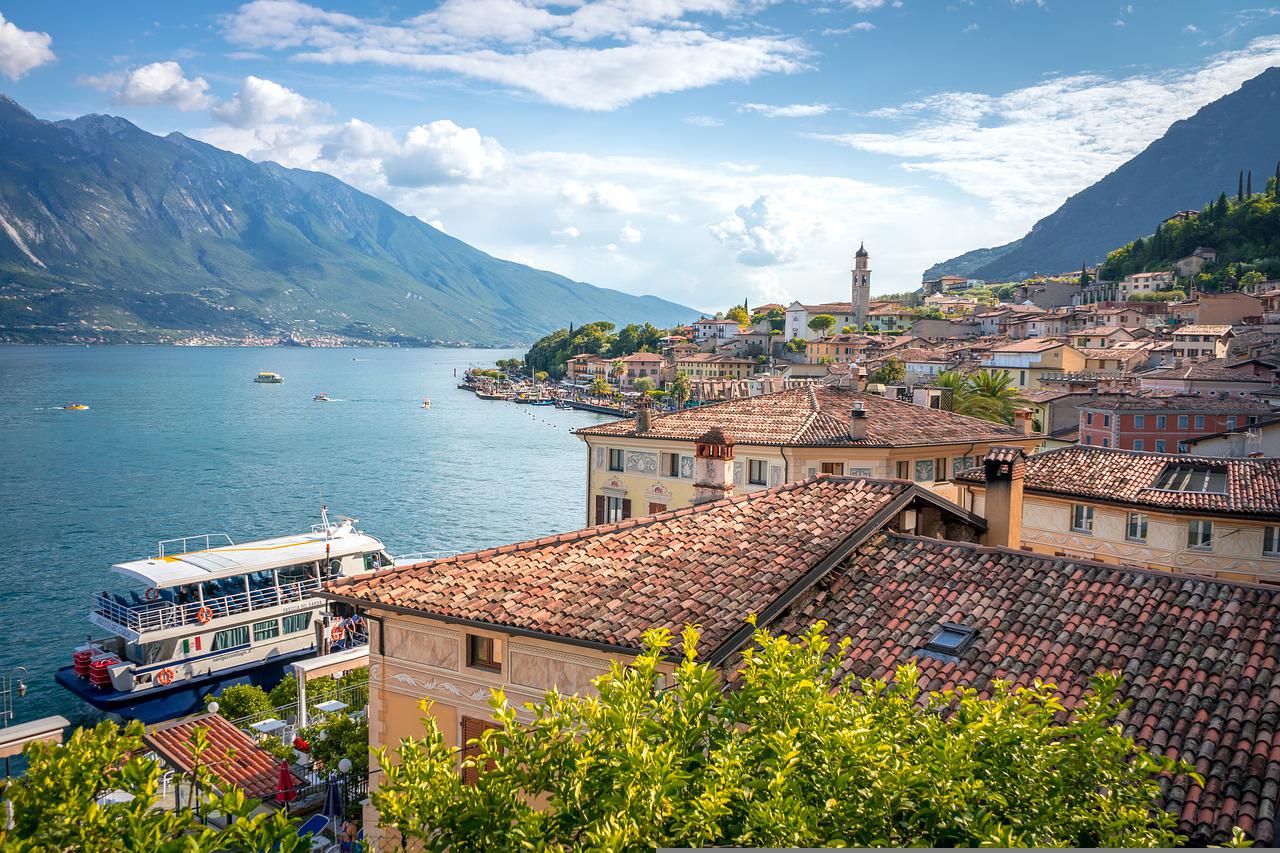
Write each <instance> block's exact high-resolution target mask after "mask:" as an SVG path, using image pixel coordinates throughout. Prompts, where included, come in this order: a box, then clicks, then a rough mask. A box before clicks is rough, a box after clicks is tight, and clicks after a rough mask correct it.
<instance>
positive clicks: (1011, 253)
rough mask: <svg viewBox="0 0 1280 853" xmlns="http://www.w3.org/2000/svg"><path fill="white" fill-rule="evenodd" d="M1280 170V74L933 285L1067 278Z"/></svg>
mask: <svg viewBox="0 0 1280 853" xmlns="http://www.w3.org/2000/svg"><path fill="white" fill-rule="evenodd" d="M1277 160H1280V68H1268V69H1267V70H1266V71H1264V72H1263V73H1261V74H1259V75H1258V76H1257V77H1254V78H1253V79H1252V80H1248V81H1246V82H1245V83H1244V84H1243V85H1242V86H1241V87H1240V88H1239V89H1237V90H1236V91H1234V92H1232V93H1230V94H1228V95H1225V96H1224V97H1222V98H1219V99H1218V100H1216V101H1214V102H1212V103H1210V104H1207V105H1206V106H1204V107H1202V108H1201V109H1200V110H1199V111H1197V112H1196V114H1195V115H1193V116H1191V117H1190V118H1187V119H1183V120H1181V121H1177V122H1174V123H1173V124H1172V125H1171V126H1170V127H1169V129H1168V130H1167V131H1166V132H1165V133H1164V135H1163V136H1161V137H1160V138H1159V139H1157V140H1156V141H1155V142H1152V143H1151V144H1150V145H1149V146H1147V147H1146V149H1144V150H1143V151H1142V152H1141V153H1139V154H1138V155H1137V156H1135V157H1133V159H1131V160H1129V161H1128V162H1126V163H1125V164H1124V165H1122V166H1120V167H1119V168H1118V169H1116V170H1115V171H1114V172H1112V173H1111V174H1109V175H1107V176H1106V177H1104V178H1103V179H1102V180H1100V181H1098V182H1097V183H1095V184H1093V185H1092V186H1090V187H1088V188H1087V189H1084V190H1082V191H1080V192H1078V193H1076V194H1075V195H1073V196H1071V198H1069V199H1067V200H1066V201H1065V202H1063V204H1062V206H1061V207H1059V208H1058V209H1057V210H1055V211H1054V212H1053V213H1051V214H1049V215H1048V216H1046V217H1045V218H1044V219H1041V220H1040V221H1039V222H1037V223H1036V224H1035V225H1034V226H1032V228H1031V231H1030V232H1028V233H1027V234H1026V236H1024V237H1022V238H1020V239H1018V240H1014V241H1013V242H1012V243H1006V244H1005V245H1003V246H996V247H993V248H987V249H975V250H973V251H971V252H966V253H965V254H963V255H960V256H958V257H955V258H951V259H950V260H946V261H943V262H941V263H939V264H935V265H934V266H932V267H930V268H929V269H928V270H926V271H925V274H924V277H925V278H936V277H937V276H940V275H964V276H968V277H970V278H978V279H984V280H986V281H1011V280H1017V279H1021V278H1025V277H1026V276H1028V275H1030V274H1032V273H1035V272H1041V273H1048V274H1054V273H1061V272H1068V271H1072V270H1078V269H1079V268H1080V263H1081V261H1085V262H1087V263H1089V264H1093V263H1097V262H1099V261H1102V260H1104V259H1105V258H1106V256H1107V253H1108V252H1109V251H1111V250H1112V249H1115V248H1118V247H1119V246H1122V245H1124V244H1125V243H1127V242H1129V241H1130V240H1132V239H1134V238H1136V237H1140V236H1143V235H1146V234H1150V233H1152V232H1153V231H1154V230H1155V227H1156V225H1158V224H1159V223H1160V222H1161V221H1162V220H1164V219H1165V218H1166V217H1167V216H1169V215H1171V214H1173V213H1175V212H1177V211H1179V210H1186V209H1195V210H1199V209H1200V208H1202V207H1203V206H1204V205H1205V203H1206V202H1209V201H1213V200H1214V199H1216V198H1217V197H1218V194H1219V193H1222V192H1226V193H1227V194H1228V195H1234V194H1235V192H1236V189H1237V183H1238V178H1239V174H1240V171H1241V170H1245V171H1246V172H1247V171H1248V170H1252V171H1253V181H1254V184H1253V186H1254V189H1255V190H1260V189H1262V188H1263V187H1264V186H1265V185H1266V182H1267V178H1269V177H1270V176H1271V175H1272V174H1273V173H1274V171H1275V168H1276V161H1277Z"/></svg>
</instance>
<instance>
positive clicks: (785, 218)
mask: <svg viewBox="0 0 1280 853" xmlns="http://www.w3.org/2000/svg"><path fill="white" fill-rule="evenodd" d="M708 230H709V231H710V232H711V234H712V236H714V237H715V238H716V239H717V240H719V241H720V242H721V243H723V244H724V245H726V246H728V247H730V248H731V249H733V250H734V251H736V252H737V256H736V258H735V260H737V262H738V263H740V264H745V265H746V266H749V267H769V266H774V265H777V264H785V263H787V262H788V261H793V260H795V259H796V257H797V256H798V255H799V254H800V247H801V244H802V242H803V239H804V236H805V234H806V232H808V231H809V230H810V228H809V226H807V225H806V224H804V223H803V222H802V220H801V219H800V217H798V216H797V215H796V214H795V213H794V212H793V211H791V210H789V209H787V208H786V207H785V206H784V205H783V204H782V203H781V202H779V201H778V200H777V199H776V198H773V197H772V196H763V195H762V196H759V197H758V198H756V200H755V201H753V202H752V203H751V204H749V205H748V204H744V205H741V206H739V207H738V208H737V209H736V210H734V212H733V215H732V216H730V217H728V218H727V219H724V220H722V221H721V222H718V223H716V224H715V225H711V226H709V228H708Z"/></svg>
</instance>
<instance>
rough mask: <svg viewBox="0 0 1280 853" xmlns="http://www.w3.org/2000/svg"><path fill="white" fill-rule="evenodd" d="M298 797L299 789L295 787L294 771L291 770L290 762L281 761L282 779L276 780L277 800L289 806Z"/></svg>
mask: <svg viewBox="0 0 1280 853" xmlns="http://www.w3.org/2000/svg"><path fill="white" fill-rule="evenodd" d="M296 799H298V791H297V790H296V789H295V788H294V787H293V773H291V772H290V771H289V762H287V761H283V760H282V761H281V762H280V779H279V781H277V782H276V802H277V803H280V804H281V805H283V806H286V807H287V806H288V804H289V803H292V802H293V801H294V800H296Z"/></svg>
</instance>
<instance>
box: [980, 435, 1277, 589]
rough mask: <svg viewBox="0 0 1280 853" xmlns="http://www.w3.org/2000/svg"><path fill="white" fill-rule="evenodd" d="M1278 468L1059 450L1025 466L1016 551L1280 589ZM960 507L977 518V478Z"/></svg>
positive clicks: (1270, 463)
mask: <svg viewBox="0 0 1280 853" xmlns="http://www.w3.org/2000/svg"><path fill="white" fill-rule="evenodd" d="M1277 481H1280V459H1274V458H1272V459H1220V458H1208V457H1197V456H1185V455H1176V454H1165V453H1136V452H1132V451H1125V450H1115V449H1105V448H1100V447H1084V446H1076V447H1067V448H1061V449H1059V450H1052V451H1049V452H1047V453H1041V454H1038V455H1036V456H1032V457H1031V458H1029V459H1028V460H1027V463H1026V475H1025V479H1024V481H1023V486H1022V545H1023V547H1025V548H1027V549H1029V550H1031V551H1034V552H1036V553H1038V554H1049V555H1055V556H1065V557H1069V558H1088V559H1092V560H1098V561H1100V562H1104V563H1111V564H1116V565H1126V566H1137V567H1139V568H1146V569H1155V570H1159V571H1165V572H1181V573H1189V574H1196V575H1204V576H1206V577H1216V578H1223V579H1227V580H1237V581H1258V582H1262V583H1271V584H1277V585H1280V493H1277V490H1276V489H1275V488H1274V487H1273V486H1272V484H1274V483H1276V482H1277ZM957 482H958V483H959V484H960V485H961V487H962V494H961V495H960V499H959V503H960V504H961V505H962V506H964V507H966V508H967V509H970V510H972V511H973V512H974V513H975V514H977V515H983V514H984V513H985V512H986V510H987V507H986V487H985V484H984V482H983V479H982V475H981V472H979V471H972V472H969V473H967V474H964V475H961V476H960V477H959V478H957Z"/></svg>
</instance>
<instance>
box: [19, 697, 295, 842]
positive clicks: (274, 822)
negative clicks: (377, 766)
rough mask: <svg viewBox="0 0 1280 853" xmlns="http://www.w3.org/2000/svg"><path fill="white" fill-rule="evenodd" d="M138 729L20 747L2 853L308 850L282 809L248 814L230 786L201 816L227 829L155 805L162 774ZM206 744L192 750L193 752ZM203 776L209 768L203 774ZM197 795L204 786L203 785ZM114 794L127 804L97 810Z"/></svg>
mask: <svg viewBox="0 0 1280 853" xmlns="http://www.w3.org/2000/svg"><path fill="white" fill-rule="evenodd" d="M142 733H143V726H142V724H141V723H138V722H132V723H130V724H129V725H128V726H127V727H126V728H125V729H124V730H123V731H121V730H120V729H119V728H118V727H117V726H116V724H115V723H111V722H102V723H99V724H98V725H97V726H96V727H95V728H91V729H90V728H81V729H77V730H76V731H75V732H74V733H73V734H72V735H71V737H70V738H69V739H68V740H67V742H66V743H64V744H52V743H31V744H28V745H27V747H26V748H25V749H24V754H25V755H26V758H27V773H26V775H25V776H22V777H20V778H17V779H14V780H12V781H11V782H10V783H9V785H8V788H7V789H6V790H5V797H6V798H7V799H8V800H9V802H10V803H11V805H12V808H13V826H12V828H11V829H5V828H3V826H2V825H0V849H3V850H6V851H23V853H27V851H30V853H36V852H37V851H52V850H56V851H84V853H89V851H99V850H113V851H128V852H129V853H133V851H136V853H206V851H207V853H214V851H223V850H278V851H282V853H294V851H304V850H309V849H310V841H309V840H303V839H300V838H298V836H297V829H296V827H295V825H294V823H293V822H292V821H291V820H289V819H288V818H286V817H285V816H284V815H283V814H281V813H280V812H270V813H263V814H256V815H255V814H253V812H254V810H255V809H256V808H257V807H258V806H259V805H260V803H259V802H258V801H257V800H249V799H246V798H245V796H244V794H243V793H242V792H240V791H239V790H237V789H233V790H232V791H231V792H230V793H228V794H226V795H225V796H210V797H209V798H207V799H206V800H205V801H204V802H203V803H202V804H201V812H202V813H204V814H206V815H207V814H209V813H210V812H214V811H217V812H220V813H221V814H222V816H223V817H224V818H226V819H227V820H228V823H229V825H228V827H227V828H226V829H218V828H216V827H213V826H204V825H203V824H202V823H201V822H200V820H199V818H198V816H197V815H196V814H195V813H194V812H193V811H192V810H191V809H190V808H185V807H184V808H182V809H178V810H176V811H175V810H171V809H156V808H154V806H155V804H156V802H157V800H158V799H159V796H158V791H159V788H160V776H161V772H162V768H161V767H160V765H159V764H158V763H157V762H156V761H154V760H150V759H147V758H143V757H142V751H143V743H142ZM205 748H207V742H205V743H203V744H201V743H199V742H197V743H193V744H192V749H193V751H195V752H199V751H201V750H203V749H205ZM204 772H205V773H207V771H204ZM202 789H203V790H206V791H207V790H209V786H208V784H207V783H206V784H205V785H203V786H202ZM112 791H121V792H124V793H125V794H129V795H131V796H132V797H133V799H132V800H130V801H129V802H116V803H110V804H105V805H104V804H100V803H99V802H98V799H99V798H100V797H102V796H103V795H104V794H107V793H109V792H112Z"/></svg>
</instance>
